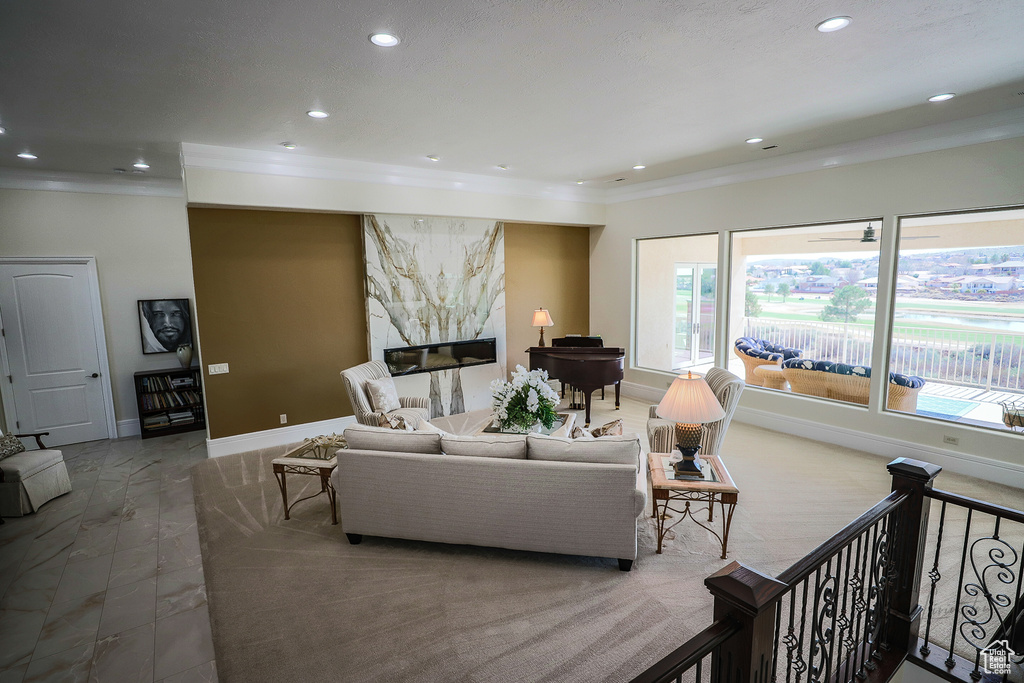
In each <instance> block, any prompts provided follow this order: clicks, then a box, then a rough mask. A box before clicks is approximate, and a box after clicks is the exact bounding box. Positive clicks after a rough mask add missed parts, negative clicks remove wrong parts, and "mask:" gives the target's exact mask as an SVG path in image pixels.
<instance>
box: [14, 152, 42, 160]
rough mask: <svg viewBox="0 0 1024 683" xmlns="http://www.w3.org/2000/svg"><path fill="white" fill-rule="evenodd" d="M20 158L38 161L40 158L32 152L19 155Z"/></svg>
mask: <svg viewBox="0 0 1024 683" xmlns="http://www.w3.org/2000/svg"><path fill="white" fill-rule="evenodd" d="M18 158H19V159H38V158H39V157H37V156H36V155H35V154H32V153H30V152H22V153H21V154H19V155H18Z"/></svg>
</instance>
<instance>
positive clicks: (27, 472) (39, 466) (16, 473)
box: [0, 449, 64, 482]
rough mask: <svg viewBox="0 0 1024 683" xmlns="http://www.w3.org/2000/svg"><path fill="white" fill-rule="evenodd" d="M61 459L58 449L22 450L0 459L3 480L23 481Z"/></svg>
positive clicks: (62, 457)
mask: <svg viewBox="0 0 1024 683" xmlns="http://www.w3.org/2000/svg"><path fill="white" fill-rule="evenodd" d="M63 461H64V454H63V453H61V452H60V451H55V450H49V449H47V450H45V451H22V452H21V453H16V454H14V455H12V456H9V457H7V458H4V459H3V460H0V469H2V470H3V471H4V481H7V482H15V481H25V480H26V479H28V478H29V477H31V476H32V475H33V474H35V473H36V472H41V471H42V470H45V469H46V468H47V467H50V466H52V465H54V464H56V463H58V462H63Z"/></svg>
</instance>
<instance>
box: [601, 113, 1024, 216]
mask: <svg viewBox="0 0 1024 683" xmlns="http://www.w3.org/2000/svg"><path fill="white" fill-rule="evenodd" d="M1021 136H1024V108H1019V109H1010V110H1007V111H1001V112H995V113H993V114H985V115H983V116H974V117H971V118H967V119H960V120H958V121H950V122H947V123H937V124H934V125H931V126H924V127H922V128H914V129H911V130H904V131H899V132H896V133H889V134H887V135H880V136H877V137H874V138H867V139H865V140H857V141H855V142H848V143H843V144H841V145H833V146H831V147H821V148H818V149H812V150H808V151H806V152H794V153H792V154H784V155H781V156H777V157H772V158H770V159H758V160H757V161H748V162H744V163H742V164H733V165H731V166H722V167H721V168H713V169H709V170H706V171H697V172H695V173H687V174H685V175H680V176H675V177H672V178H662V179H660V180H651V181H649V182H646V183H637V184H635V185H628V186H626V187H621V188H608V189H606V190H605V193H606V194H605V197H604V201H605V203H607V204H618V203H620V202H628V201H633V200H636V199H648V198H651V197H661V196H664V195H668V194H677V193H680V192H692V191H693V190H703V189H706V188H710V187H721V186H723V185H732V184H735V183H745V182H749V181H752V180H762V179H765V178H776V177H779V176H785V175H794V174H797V173H806V172H808V171H819V170H822V169H826V168H836V167H839V166H852V165H853V164H862V163H865V162H869V161H881V160H883V159H893V158H896V157H901V156H909V155H911V154H923V153H925V152H937V151H939V150H944V149H953V148H955V147H964V146H967V145H976V144H980V143H985V142H994V141H997V140H1007V139H1010V138H1015V137H1021Z"/></svg>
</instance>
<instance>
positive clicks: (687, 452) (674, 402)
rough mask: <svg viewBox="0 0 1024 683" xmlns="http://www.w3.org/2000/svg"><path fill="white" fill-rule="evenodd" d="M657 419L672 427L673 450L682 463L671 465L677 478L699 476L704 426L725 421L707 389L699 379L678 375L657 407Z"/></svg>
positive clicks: (716, 402) (689, 374) (687, 374)
mask: <svg viewBox="0 0 1024 683" xmlns="http://www.w3.org/2000/svg"><path fill="white" fill-rule="evenodd" d="M656 412H657V413H658V416H659V417H662V418H664V419H666V420H672V421H673V422H675V423H676V441H677V443H676V448H678V449H679V452H680V453H682V454H683V459H682V460H680V461H679V462H677V463H675V464H674V465H673V469H675V473H676V474H677V475H694V474H700V473H701V470H700V459H699V458H698V457H697V451H699V450H700V435H701V431H702V429H703V424H704V423H705V422H714V421H716V420H721V419H722V418H723V417H725V411H724V410H722V405H721V404H720V403H719V402H718V399H717V398H716V397H715V394H714V392H712V391H711V387H709V386H708V383H707V382H705V381H704V378H703V377H701V376H700V375H697V376H696V377H694V376H693V373H692V372H687V373H686V375H679V376H678V377H676V378H675V380H674V381H673V382H672V386H670V387H669V388H668V392H667V393H666V394H665V398H663V399H661V403H659V404H658V408H657V411H656Z"/></svg>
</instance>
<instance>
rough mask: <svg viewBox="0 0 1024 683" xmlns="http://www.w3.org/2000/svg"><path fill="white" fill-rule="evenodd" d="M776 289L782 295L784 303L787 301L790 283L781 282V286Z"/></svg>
mask: <svg viewBox="0 0 1024 683" xmlns="http://www.w3.org/2000/svg"><path fill="white" fill-rule="evenodd" d="M776 291H777V292H778V293H779V296H781V297H782V303H786V297H787V296H789V285H788V284H786V283H785V282H780V283H779V288H778V289H777V290H776Z"/></svg>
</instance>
